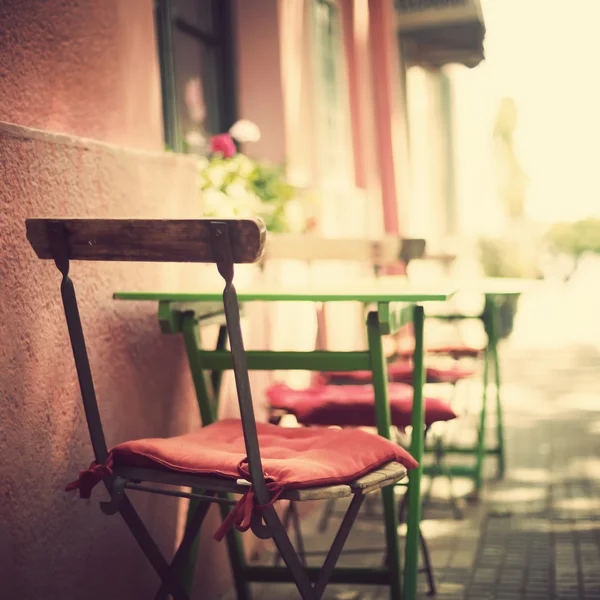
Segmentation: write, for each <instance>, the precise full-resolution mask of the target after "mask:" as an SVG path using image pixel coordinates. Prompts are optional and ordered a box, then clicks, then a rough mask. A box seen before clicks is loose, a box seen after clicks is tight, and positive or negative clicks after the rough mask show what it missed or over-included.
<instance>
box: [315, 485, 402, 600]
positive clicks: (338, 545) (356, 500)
mask: <svg viewBox="0 0 600 600" xmlns="http://www.w3.org/2000/svg"><path fill="white" fill-rule="evenodd" d="M391 489H392V490H393V489H394V488H393V486H391ZM364 499H365V497H364V496H363V495H362V494H354V497H353V498H352V502H350V506H349V507H348V510H347V511H346V514H345V515H344V518H343V520H342V524H341V525H340V528H339V529H338V532H337V534H336V536H335V539H334V540H333V544H332V545H331V548H330V550H329V553H328V554H327V557H326V558H325V562H324V563H323V567H322V568H321V573H320V575H319V579H318V580H317V583H316V584H315V587H314V590H315V600H320V598H321V596H322V595H323V592H324V591H325V587H326V586H327V583H328V582H329V578H330V577H331V573H332V571H333V569H334V567H335V565H336V563H337V561H338V559H339V557H340V554H341V553H342V550H343V548H344V544H345V543H346V540H347V539H348V535H349V534H350V531H351V529H352V525H353V524H354V521H355V520H356V517H357V515H358V511H359V510H360V507H361V506H362V503H363V501H364Z"/></svg>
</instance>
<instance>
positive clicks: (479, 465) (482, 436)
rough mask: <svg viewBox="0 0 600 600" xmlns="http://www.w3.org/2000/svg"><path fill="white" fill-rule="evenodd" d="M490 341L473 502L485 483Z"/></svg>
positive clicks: (485, 372) (486, 358)
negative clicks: (484, 466) (484, 461)
mask: <svg viewBox="0 0 600 600" xmlns="http://www.w3.org/2000/svg"><path fill="white" fill-rule="evenodd" d="M490 352H491V349H490V341H489V340H488V345H487V347H486V349H485V353H484V359H483V360H484V363H483V394H482V397H481V412H480V413H479V426H478V427H477V447H476V449H475V473H474V478H473V481H474V484H475V489H474V491H473V494H472V495H471V499H472V500H477V499H478V495H479V490H480V489H481V485H482V481H483V460H484V458H485V455H486V452H485V426H486V423H485V422H486V413H487V388H488V381H489V371H490Z"/></svg>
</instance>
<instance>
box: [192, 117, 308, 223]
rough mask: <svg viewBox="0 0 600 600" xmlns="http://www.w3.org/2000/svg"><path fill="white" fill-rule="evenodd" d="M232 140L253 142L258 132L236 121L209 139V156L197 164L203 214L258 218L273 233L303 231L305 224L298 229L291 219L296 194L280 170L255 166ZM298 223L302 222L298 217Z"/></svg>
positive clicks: (253, 125)
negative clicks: (225, 130)
mask: <svg viewBox="0 0 600 600" xmlns="http://www.w3.org/2000/svg"><path fill="white" fill-rule="evenodd" d="M233 138H235V139H236V140H237V141H238V142H249V141H257V140H258V139H259V138H260V131H259V130H258V127H257V126H256V125H255V124H254V123H251V122H250V121H238V122H237V123H235V124H234V125H233V127H232V128H231V129H230V130H229V133H222V134H219V135H215V136H213V137H212V138H211V140H210V152H209V154H208V155H207V156H204V157H201V158H199V161H198V184H199V188H200V191H201V193H202V201H203V207H204V214H205V215H206V216H209V217H222V218H236V217H238V218H239V217H254V216H256V217H260V218H261V219H262V220H263V221H264V222H265V226H266V228H267V230H268V231H273V232H286V231H290V230H292V229H298V228H299V229H305V228H306V222H304V223H302V224H301V225H300V227H298V224H297V223H296V222H295V221H298V216H296V218H294V210H293V205H294V202H297V201H299V190H298V189H297V188H296V187H295V186H293V185H291V184H290V183H289V181H288V180H287V179H286V177H285V171H284V168H283V166H281V165H270V164H267V163H263V162H259V161H256V160H253V159H251V158H250V157H248V156H246V155H245V154H242V153H241V152H238V151H237V148H236V145H235V142H234V139H233ZM296 208H297V207H296ZM296 212H298V211H296ZM300 212H301V211H300ZM300 220H303V221H306V219H305V217H304V216H302V215H301V216H300Z"/></svg>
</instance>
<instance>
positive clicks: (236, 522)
mask: <svg viewBox="0 0 600 600" xmlns="http://www.w3.org/2000/svg"><path fill="white" fill-rule="evenodd" d="M247 464H248V459H247V458H244V460H242V461H240V463H239V464H238V467H237V469H238V473H239V474H240V476H241V477H242V478H243V479H245V480H246V481H250V482H251V479H250V473H249V471H248V469H247V467H246V465H247ZM267 477H268V476H267V474H266V473H265V479H267ZM267 490H268V491H269V492H271V499H270V500H269V502H268V503H267V504H256V495H255V493H254V489H253V488H252V485H250V487H249V488H248V490H247V491H246V492H245V493H244V494H243V496H242V497H241V498H240V499H239V500H238V501H237V503H236V505H235V506H234V507H233V508H232V509H231V512H230V513H229V514H228V515H227V517H226V518H225V519H224V520H223V522H222V523H221V525H220V526H219V528H218V529H217V531H216V532H215V534H214V536H213V538H214V539H215V540H216V541H217V542H220V541H221V540H222V539H223V538H224V537H225V536H226V535H227V533H229V531H230V530H231V528H232V527H235V528H236V529H237V530H238V531H240V532H242V533H243V532H244V531H248V529H250V525H251V523H252V515H253V514H255V513H257V514H259V515H260V514H262V513H263V512H264V511H265V510H267V509H268V508H270V507H271V506H273V504H274V503H275V501H276V500H277V498H279V496H280V495H281V492H283V487H282V486H281V485H279V484H277V482H275V481H267Z"/></svg>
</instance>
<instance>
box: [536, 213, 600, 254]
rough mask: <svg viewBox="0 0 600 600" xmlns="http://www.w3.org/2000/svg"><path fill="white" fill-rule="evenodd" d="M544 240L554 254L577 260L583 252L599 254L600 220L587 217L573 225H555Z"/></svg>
mask: <svg viewBox="0 0 600 600" xmlns="http://www.w3.org/2000/svg"><path fill="white" fill-rule="evenodd" d="M546 239H547V240H548V242H549V243H550V244H551V246H552V247H553V249H554V250H555V251H556V252H562V253H564V254H569V255H571V256H574V257H576V258H578V257H579V256H581V255H582V254H584V253H585V252H594V253H596V254H600V219H596V218H593V217H589V218H587V219H582V220H580V221H577V222H575V223H555V224H554V225H552V227H550V229H549V230H548V232H547V233H546Z"/></svg>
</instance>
